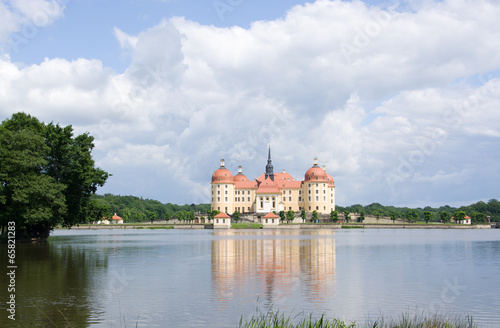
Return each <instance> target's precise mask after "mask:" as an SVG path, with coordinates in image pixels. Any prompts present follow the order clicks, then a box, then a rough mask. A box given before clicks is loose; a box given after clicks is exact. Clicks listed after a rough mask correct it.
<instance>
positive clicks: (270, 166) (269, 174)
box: [266, 145, 274, 181]
mask: <svg viewBox="0 0 500 328" xmlns="http://www.w3.org/2000/svg"><path fill="white" fill-rule="evenodd" d="M267 178H269V179H271V180H273V181H274V171H273V162H272V161H271V145H269V153H268V155H267V165H266V179H267Z"/></svg>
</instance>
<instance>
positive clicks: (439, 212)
mask: <svg viewBox="0 0 500 328" xmlns="http://www.w3.org/2000/svg"><path fill="white" fill-rule="evenodd" d="M336 210H337V212H339V213H343V212H349V213H360V214H363V215H374V216H377V217H382V216H385V217H390V218H402V219H408V220H410V221H426V222H441V221H443V222H449V221H450V219H451V217H455V218H458V219H463V218H464V217H465V216H466V215H467V216H469V217H470V218H471V219H472V221H473V222H476V223H481V222H484V221H485V220H486V219H487V217H488V216H489V217H490V220H491V221H492V222H493V221H496V222H499V221H500V201H498V200H496V199H490V200H489V201H488V202H483V201H479V202H477V203H474V204H471V205H468V206H461V207H451V206H448V205H445V206H441V207H437V208H433V207H430V206H426V207H424V208H420V207H419V208H409V207H394V206H384V205H381V204H379V203H372V204H370V205H366V206H363V205H360V204H356V205H351V206H345V207H343V206H336Z"/></svg>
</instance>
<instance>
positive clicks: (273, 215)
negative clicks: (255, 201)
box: [264, 212, 279, 219]
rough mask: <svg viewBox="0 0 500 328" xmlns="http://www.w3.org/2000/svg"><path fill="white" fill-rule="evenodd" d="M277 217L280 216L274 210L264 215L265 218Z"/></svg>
mask: <svg viewBox="0 0 500 328" xmlns="http://www.w3.org/2000/svg"><path fill="white" fill-rule="evenodd" d="M277 218H279V216H277V215H276V214H274V213H273V212H269V213H267V214H266V215H265V216H264V219H277Z"/></svg>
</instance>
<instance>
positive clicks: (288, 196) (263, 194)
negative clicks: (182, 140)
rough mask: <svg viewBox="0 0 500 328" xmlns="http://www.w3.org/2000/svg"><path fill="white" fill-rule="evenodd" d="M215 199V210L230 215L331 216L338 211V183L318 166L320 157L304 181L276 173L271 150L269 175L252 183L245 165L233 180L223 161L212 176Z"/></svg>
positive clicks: (213, 207)
mask: <svg viewBox="0 0 500 328" xmlns="http://www.w3.org/2000/svg"><path fill="white" fill-rule="evenodd" d="M211 197H212V202H211V205H212V210H218V211H221V212H224V213H227V214H233V213H234V212H235V211H238V212H239V213H269V212H273V211H276V212H279V211H289V210H292V211H294V212H298V211H301V210H306V211H307V212H312V211H314V210H316V211H317V212H318V213H323V214H327V213H330V211H332V210H333V211H334V210H335V183H334V181H333V178H332V176H331V175H330V174H328V173H326V170H325V166H323V167H320V166H318V159H317V157H314V165H313V166H312V167H311V168H310V169H309V170H307V172H306V173H305V175H304V181H299V180H295V179H294V178H293V177H292V176H291V175H290V174H289V173H285V170H283V172H282V173H274V170H273V164H272V160H271V148H270V147H269V154H268V159H267V165H266V172H265V173H263V174H262V175H261V176H260V177H258V178H256V179H254V180H252V181H250V180H249V179H248V178H247V177H246V176H245V175H244V174H243V170H242V167H241V165H240V166H239V167H238V174H236V175H235V176H233V174H232V173H231V171H229V170H228V169H227V168H226V167H225V163H224V159H221V163H220V167H219V169H217V170H216V171H215V172H214V173H213V174H212V183H211Z"/></svg>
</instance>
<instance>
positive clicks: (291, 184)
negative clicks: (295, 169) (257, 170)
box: [256, 173, 302, 189]
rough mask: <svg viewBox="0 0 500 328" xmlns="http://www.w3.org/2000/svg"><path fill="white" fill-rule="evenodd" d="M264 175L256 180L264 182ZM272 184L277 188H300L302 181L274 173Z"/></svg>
mask: <svg viewBox="0 0 500 328" xmlns="http://www.w3.org/2000/svg"><path fill="white" fill-rule="evenodd" d="M265 177H266V175H265V174H262V175H261V176H260V177H258V178H257V179H256V180H257V181H259V182H262V181H264V179H265ZM274 182H275V183H276V185H277V186H278V188H280V189H281V188H287V189H288V188H300V187H302V181H296V180H295V179H294V178H293V177H292V176H291V175H290V174H289V173H274Z"/></svg>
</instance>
